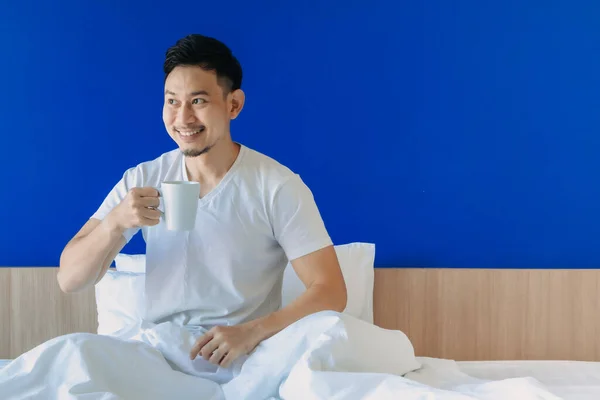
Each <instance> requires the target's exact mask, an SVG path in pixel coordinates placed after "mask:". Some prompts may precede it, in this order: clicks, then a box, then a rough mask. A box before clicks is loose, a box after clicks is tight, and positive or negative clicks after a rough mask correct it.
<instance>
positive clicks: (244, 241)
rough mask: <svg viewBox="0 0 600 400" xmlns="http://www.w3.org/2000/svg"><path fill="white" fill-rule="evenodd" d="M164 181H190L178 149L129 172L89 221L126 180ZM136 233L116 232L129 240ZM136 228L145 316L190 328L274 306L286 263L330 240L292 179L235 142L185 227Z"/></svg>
mask: <svg viewBox="0 0 600 400" xmlns="http://www.w3.org/2000/svg"><path fill="white" fill-rule="evenodd" d="M171 180H189V178H188V175H187V170H186V166H185V157H184V156H183V154H182V153H181V152H180V151H179V149H176V150H173V151H170V152H168V153H165V154H163V155H161V156H160V157H158V158H157V159H155V160H152V161H149V162H144V163H141V164H139V165H138V166H136V167H134V168H131V169H129V170H127V171H126V172H125V174H124V176H123V178H122V179H121V180H120V181H119V182H118V183H117V185H116V186H115V187H114V188H113V190H112V191H111V192H110V194H109V195H108V197H107V198H106V199H105V200H104V202H103V203H102V205H101V206H100V208H99V209H98V211H97V212H96V213H95V214H94V215H93V216H92V218H96V219H100V220H102V219H103V218H104V217H105V216H106V215H107V214H108V213H109V212H110V211H111V210H112V209H113V207H115V206H116V205H117V204H119V202H120V201H121V200H122V199H123V198H124V197H125V195H126V194H127V192H128V191H129V190H131V189H132V188H134V187H142V186H146V187H148V186H152V187H158V186H160V183H161V182H162V181H171ZM161 207H162V204H161ZM161 207H159V208H161ZM161 209H162V208H161ZM138 231H139V229H130V230H128V231H126V232H125V234H124V236H125V238H126V239H127V241H129V240H130V239H131V237H132V236H133V235H135V234H136V233H137V232H138ZM142 233H143V236H144V239H145V241H146V293H145V296H146V306H147V308H146V319H147V320H149V321H152V322H156V323H159V322H163V321H173V322H175V323H177V324H181V325H197V326H199V325H201V326H214V325H235V324H238V323H241V322H245V321H249V320H252V319H255V318H258V317H261V316H264V315H267V314H269V313H271V312H273V311H276V310H278V309H279V308H280V306H281V286H282V280H283V271H284V269H285V266H286V265H287V262H288V260H294V259H296V258H298V257H301V256H304V255H306V254H309V253H312V252H314V251H316V250H319V249H321V248H323V247H326V246H329V245H331V244H332V241H331V239H330V237H329V234H328V232H327V230H326V228H325V226H324V223H323V220H322V218H321V215H320V213H319V210H318V208H317V206H316V204H315V201H314V199H313V195H312V193H311V191H310V190H309V188H308V187H307V186H306V185H305V184H304V182H303V181H302V180H301V179H300V177H299V176H298V175H297V174H295V173H293V172H292V171H291V170H290V169H288V168H287V167H285V166H283V165H281V164H279V163H278V162H277V161H275V160H273V159H272V158H269V157H267V156H265V155H263V154H261V153H259V152H257V151H254V150H251V149H249V148H247V147H245V146H243V145H241V149H240V153H239V155H238V157H237V159H236V161H235V162H234V164H233V166H232V167H231V169H230V170H229V171H228V172H227V174H226V175H225V176H224V177H223V179H222V180H221V182H220V183H219V184H218V185H217V187H215V188H214V189H213V190H211V191H210V192H209V193H208V194H206V195H205V196H204V197H202V198H200V199H198V214H197V218H196V224H195V228H194V230H193V231H189V232H178V231H168V230H166V227H165V224H164V223H160V224H158V225H157V226H154V227H143V228H142Z"/></svg>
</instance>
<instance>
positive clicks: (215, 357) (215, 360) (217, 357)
mask: <svg viewBox="0 0 600 400" xmlns="http://www.w3.org/2000/svg"><path fill="white" fill-rule="evenodd" d="M225 356H227V351H226V350H224V349H223V348H222V347H217V348H216V349H215V350H214V351H213V352H212V355H211V356H210V358H209V359H208V361H209V362H210V363H212V364H215V365H219V364H220V363H221V360H223V358H224V357H225Z"/></svg>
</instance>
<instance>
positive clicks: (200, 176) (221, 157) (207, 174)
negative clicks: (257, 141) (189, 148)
mask: <svg viewBox="0 0 600 400" xmlns="http://www.w3.org/2000/svg"><path fill="white" fill-rule="evenodd" d="M239 153H240V145H239V144H237V143H234V142H233V141H231V139H229V140H225V139H224V140H222V141H221V143H217V145H215V146H214V147H213V148H212V149H210V151H208V152H207V153H205V154H202V155H201V156H198V157H186V158H185V167H186V170H187V174H188V178H189V180H190V181H195V182H200V188H201V189H200V190H201V193H200V194H201V196H204V195H205V194H206V193H208V192H209V191H211V190H212V189H213V188H214V187H216V186H217V185H218V184H219V182H220V181H221V179H223V177H224V176H225V174H227V171H229V169H230V168H231V166H232V165H233V163H234V162H235V160H236V158H237V156H238V154H239Z"/></svg>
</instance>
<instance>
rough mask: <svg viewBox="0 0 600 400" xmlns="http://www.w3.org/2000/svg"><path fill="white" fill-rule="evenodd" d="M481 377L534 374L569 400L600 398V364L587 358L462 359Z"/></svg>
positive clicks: (471, 372) (467, 370)
mask: <svg viewBox="0 0 600 400" xmlns="http://www.w3.org/2000/svg"><path fill="white" fill-rule="evenodd" d="M456 364H457V365H458V367H459V369H460V371H462V372H464V373H465V374H467V375H469V376H472V377H474V378H479V379H487V380H499V379H509V378H519V377H532V378H534V379H536V380H538V381H539V382H540V383H542V384H543V385H544V386H545V387H547V388H548V390H550V391H551V392H553V393H554V394H555V395H557V396H559V397H561V398H563V399H565V400H588V399H600V363H599V362H583V361H459V362H457V363H456Z"/></svg>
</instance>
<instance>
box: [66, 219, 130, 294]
mask: <svg viewBox="0 0 600 400" xmlns="http://www.w3.org/2000/svg"><path fill="white" fill-rule="evenodd" d="M126 242H127V241H126V240H125V237H124V236H123V234H122V232H120V231H119V230H118V229H116V228H115V226H114V225H111V222H110V219H109V218H105V219H104V220H102V221H100V220H97V219H93V218H92V219H90V220H89V221H88V222H86V224H85V225H84V226H83V227H82V228H81V230H80V231H79V232H78V233H77V234H76V235H75V237H73V239H71V241H69V243H68V244H67V245H66V246H65V248H64V250H63V252H62V254H61V256H60V267H59V269H58V275H57V280H58V284H59V286H60V288H61V290H62V291H63V292H66V293H71V292H76V291H79V290H82V289H84V288H86V287H88V286H89V285H90V284H93V283H96V282H98V281H99V280H100V279H102V277H103V276H104V274H105V273H106V270H107V269H108V267H109V266H110V263H111V262H112V261H113V260H114V259H115V257H116V256H117V254H119V252H120V251H121V250H122V249H123V247H124V246H125V243H126Z"/></svg>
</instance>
